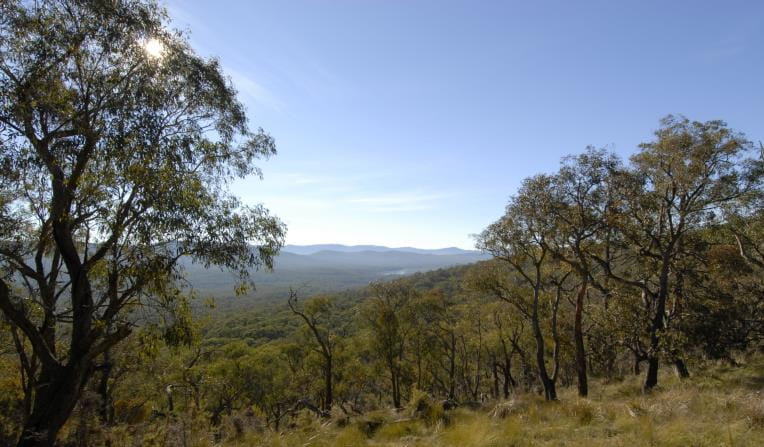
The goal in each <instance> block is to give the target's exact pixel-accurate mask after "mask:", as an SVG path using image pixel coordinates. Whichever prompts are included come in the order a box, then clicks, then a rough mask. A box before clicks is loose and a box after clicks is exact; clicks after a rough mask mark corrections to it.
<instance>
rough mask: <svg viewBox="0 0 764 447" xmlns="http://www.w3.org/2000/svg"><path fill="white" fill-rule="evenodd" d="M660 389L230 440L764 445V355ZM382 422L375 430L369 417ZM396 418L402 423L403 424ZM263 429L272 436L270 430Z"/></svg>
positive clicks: (611, 387)
mask: <svg viewBox="0 0 764 447" xmlns="http://www.w3.org/2000/svg"><path fill="white" fill-rule="evenodd" d="M661 379H662V380H663V383H662V385H661V387H660V388H659V389H658V390H656V391H655V392H654V393H653V394H652V395H650V396H643V395H642V394H641V392H640V378H639V377H629V378H627V379H626V380H624V381H622V382H620V383H612V384H605V383H602V382H601V381H594V383H593V384H592V386H591V389H592V390H593V393H592V396H591V397H590V398H589V399H580V398H578V397H577V396H576V395H575V390H574V389H573V388H570V389H564V390H562V391H561V396H560V402H552V403H546V402H543V400H540V399H539V398H538V397H537V396H535V395H522V396H518V397H516V398H515V399H513V400H510V401H508V402H501V403H498V404H495V405H487V408H486V409H484V410H477V411H470V410H467V409H458V410H455V411H452V412H449V413H447V414H446V415H443V414H442V413H441V412H439V411H438V410H437V409H436V410H434V411H432V412H431V413H430V414H429V415H428V416H426V417H419V418H414V417H411V415H412V414H411V412H410V411H403V412H400V413H398V414H393V413H385V412H379V413H376V414H372V415H367V416H365V417H362V418H359V419H358V420H352V421H350V422H349V423H347V424H346V425H344V426H343V427H339V425H342V424H338V423H337V422H336V421H335V422H331V423H324V424H323V425H319V424H318V422H316V421H312V420H310V419H308V418H305V421H304V422H303V424H302V425H301V426H300V427H298V428H296V429H295V430H293V431H291V432H286V433H284V434H275V433H271V434H266V435H260V436H258V437H257V438H249V439H241V440H240V441H238V442H236V443H234V444H229V445H267V446H295V445H302V446H357V445H358V446H361V445H373V446H465V447H467V446H536V445H539V446H563V445H564V446H654V445H655V446H664V445H666V446H683V447H684V446H761V445H764V394H762V391H763V390H764V357H761V356H759V357H757V358H755V359H753V360H750V361H749V362H748V363H747V364H746V366H744V367H735V368H732V367H727V366H713V367H709V368H707V369H706V370H704V371H700V372H698V374H697V375H696V376H694V377H692V378H690V379H688V380H686V381H684V382H681V383H680V382H679V380H678V379H676V378H675V377H674V376H673V374H671V372H670V371H668V370H665V371H663V372H662V376H661ZM370 421H376V422H382V425H381V426H380V427H379V428H377V429H376V430H375V431H374V432H373V433H372V434H370V435H367V433H365V431H364V430H366V432H368V431H369V430H368V427H369V422H370ZM396 421H397V422H396ZM263 436H264V437H265V438H263Z"/></svg>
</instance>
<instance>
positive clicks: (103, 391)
mask: <svg viewBox="0 0 764 447" xmlns="http://www.w3.org/2000/svg"><path fill="white" fill-rule="evenodd" d="M111 369H112V364H111V356H110V354H109V351H108V350H107V351H106V352H104V353H103V365H101V378H100V380H99V382H98V395H99V396H100V397H101V402H100V404H99V407H98V415H99V417H100V419H101V422H102V423H104V424H107V425H109V424H111V423H112V422H113V420H114V403H113V402H112V399H111V389H110V388H109V379H110V378H111Z"/></svg>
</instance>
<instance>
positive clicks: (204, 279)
mask: <svg viewBox="0 0 764 447" xmlns="http://www.w3.org/2000/svg"><path fill="white" fill-rule="evenodd" d="M488 258H489V256H488V255H486V254H483V253H481V252H479V251H474V250H463V249H460V248H455V247H451V248H443V249H436V250H428V249H418V248H412V247H401V248H390V247H382V246H377V245H356V246H345V245H338V244H322V245H304V246H300V245H287V246H285V247H284V248H283V249H282V251H281V254H280V255H279V256H278V257H277V258H276V259H275V262H274V270H273V271H272V272H266V271H258V272H254V273H253V275H252V279H253V280H254V282H255V287H256V290H255V291H254V292H251V293H249V294H248V296H247V297H239V298H237V299H234V300H223V301H225V302H227V303H228V304H232V303H238V304H236V306H237V307H238V306H239V305H244V303H246V302H248V301H249V300H251V299H255V300H257V301H269V302H274V301H281V300H283V299H285V297H286V296H287V294H288V292H289V289H290V287H291V288H295V289H299V290H300V293H301V294H302V295H303V296H307V295H312V294H316V293H328V292H336V291H340V290H345V289H348V288H352V287H359V286H364V285H367V284H368V283H369V282H371V281H375V280H378V279H383V278H392V277H395V276H401V275H409V274H412V273H415V272H423V271H430V270H437V269H440V268H446V267H452V266H456V265H463V264H471V263H474V262H477V261H481V260H484V259H488ZM185 264H186V265H185V267H186V277H187V279H188V280H189V281H190V282H191V284H192V285H193V286H194V288H195V289H196V291H197V292H198V293H199V294H200V295H202V296H214V297H216V298H226V297H231V296H232V295H233V290H234V286H235V283H236V279H235V278H234V277H233V275H231V274H230V273H229V272H225V271H221V270H220V269H218V268H214V267H212V268H204V267H203V266H200V265H195V264H191V263H190V262H187V263H185ZM250 302H251V301H250Z"/></svg>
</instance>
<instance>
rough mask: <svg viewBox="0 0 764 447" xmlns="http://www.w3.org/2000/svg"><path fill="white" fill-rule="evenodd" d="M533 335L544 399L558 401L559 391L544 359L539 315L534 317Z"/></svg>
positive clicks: (536, 314)
mask: <svg viewBox="0 0 764 447" xmlns="http://www.w3.org/2000/svg"><path fill="white" fill-rule="evenodd" d="M533 335H534V337H535V339H536V365H537V367H538V370H539V371H538V372H539V378H540V379H541V385H542V386H543V387H544V398H545V399H546V400H557V390H556V389H555V384H554V382H553V381H552V379H550V378H549V374H548V373H547V370H546V361H545V359H544V356H545V353H544V349H545V346H544V336H543V335H542V334H541V326H540V324H539V321H538V313H535V314H534V316H533Z"/></svg>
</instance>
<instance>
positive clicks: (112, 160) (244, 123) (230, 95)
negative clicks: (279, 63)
mask: <svg viewBox="0 0 764 447" xmlns="http://www.w3.org/2000/svg"><path fill="white" fill-rule="evenodd" d="M0 17H2V19H0V269H2V278H0V309H1V310H2V312H3V314H4V316H5V318H6V319H7V320H8V321H9V322H10V324H11V325H12V326H13V328H14V330H15V331H17V333H18V334H20V335H22V336H23V343H21V344H20V345H19V348H18V351H19V352H18V353H19V356H20V358H22V359H23V360H22V362H21V363H22V365H23V368H24V373H25V377H26V380H27V381H29V383H28V386H26V387H25V389H26V390H27V392H28V393H31V394H32V395H33V396H31V398H30V402H31V405H30V406H29V411H28V414H27V415H26V417H25V421H24V427H23V430H22V434H21V437H20V439H19V442H18V444H19V445H22V446H27V445H53V443H54V442H55V439H56V435H57V433H58V431H59V429H60V428H61V426H62V425H63V424H64V423H65V421H66V420H67V418H68V417H69V415H70V413H71V411H72V409H73V408H74V406H75V404H76V402H77V400H78V397H79V395H80V391H81V390H82V389H83V387H84V385H85V384H86V383H87V381H88V379H89V378H90V377H91V375H92V374H93V371H94V366H95V365H94V362H95V360H96V359H97V357H98V356H99V355H101V354H102V353H104V352H106V351H107V350H108V349H109V348H110V347H112V346H114V345H115V344H117V343H119V342H120V341H121V340H123V339H124V338H125V337H126V336H127V335H128V334H129V333H130V332H131V327H132V326H133V325H134V324H135V322H136V319H137V318H138V314H137V313H136V311H137V309H139V308H141V307H142V306H144V305H146V304H149V303H152V307H153V308H154V309H159V308H163V307H164V308H170V309H172V308H175V307H176V306H177V303H178V302H180V301H182V299H183V290H182V287H181V286H180V284H179V282H178V280H180V279H182V271H181V266H180V264H179V260H180V259H181V258H182V257H188V258H190V259H192V260H193V261H194V262H199V263H202V264H204V265H213V264H214V265H220V266H222V267H224V268H228V269H231V270H233V271H235V272H237V273H238V275H239V276H240V278H242V279H243V280H246V279H247V276H248V272H249V271H250V270H251V268H253V267H257V266H260V265H265V266H267V267H270V266H271V264H272V258H273V256H274V254H275V253H277V251H278V249H279V248H280V247H281V245H282V244H283V236H284V227H283V225H282V224H281V223H280V222H279V220H278V219H276V218H274V217H272V216H270V215H269V213H268V211H267V210H266V209H264V208H263V207H262V206H256V207H246V206H243V205H242V203H241V202H240V201H239V200H238V199H237V198H236V197H235V196H232V195H231V194H230V193H229V189H228V185H229V182H230V180H231V179H234V178H237V177H245V176H248V175H251V174H258V175H259V173H260V172H259V170H258V168H257V167H256V166H255V164H254V162H255V160H256V159H258V158H260V157H267V156H270V155H272V154H274V153H275V146H274V142H273V139H272V138H271V137H270V136H269V135H267V134H266V133H264V132H263V131H262V130H259V131H253V130H251V128H250V124H249V121H248V119H247V116H246V114H245V110H244V107H243V106H242V104H241V103H239V102H238V101H237V99H236V91H235V90H234V88H233V86H232V85H231V84H230V81H229V80H228V79H227V78H226V77H225V76H224V75H223V73H222V71H221V67H220V64H219V63H218V62H217V61H216V60H214V59H211V60H208V59H204V58H201V57H199V56H197V55H196V54H195V53H194V51H193V50H192V48H190V46H189V44H188V42H187V40H186V38H185V37H184V36H183V35H181V34H179V33H176V32H173V31H170V30H168V29H167V27H166V25H165V24H166V23H167V17H166V14H165V12H164V11H163V10H162V9H161V8H159V7H158V6H157V5H156V4H155V3H154V2H153V1H151V0H116V1H109V2H106V1H104V2H96V1H82V0H38V1H34V2H31V1H23V0H5V1H3V2H0ZM250 244H256V245H257V246H258V247H257V249H253V248H252V247H251V245H250ZM170 321H171V322H172V321H174V320H170ZM181 322H182V320H181ZM173 324H175V323H173ZM175 329H176V330H175V331H172V333H173V334H176V335H182V334H183V331H180V330H178V329H179V327H178V326H177V325H176V327H175Z"/></svg>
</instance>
